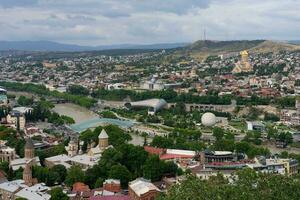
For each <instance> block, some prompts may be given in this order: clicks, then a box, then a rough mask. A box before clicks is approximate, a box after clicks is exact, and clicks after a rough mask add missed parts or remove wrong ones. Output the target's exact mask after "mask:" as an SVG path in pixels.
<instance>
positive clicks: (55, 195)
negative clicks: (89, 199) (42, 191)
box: [50, 187, 69, 200]
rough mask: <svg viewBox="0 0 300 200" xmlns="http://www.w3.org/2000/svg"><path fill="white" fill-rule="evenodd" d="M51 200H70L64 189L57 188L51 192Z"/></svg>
mask: <svg viewBox="0 0 300 200" xmlns="http://www.w3.org/2000/svg"><path fill="white" fill-rule="evenodd" d="M50 195H51V198H50V200H69V197H68V196H67V195H66V194H65V193H64V192H63V190H62V188H59V187H56V188H53V189H52V190H51V191H50Z"/></svg>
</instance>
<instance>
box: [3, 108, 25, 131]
mask: <svg viewBox="0 0 300 200" xmlns="http://www.w3.org/2000/svg"><path fill="white" fill-rule="evenodd" d="M6 122H7V123H8V124H11V125H12V126H13V127H14V128H15V129H17V130H24V129H25V125H26V120H25V115H24V114H23V113H21V112H19V111H14V110H12V111H11V112H10V113H9V114H8V115H7V117H6Z"/></svg>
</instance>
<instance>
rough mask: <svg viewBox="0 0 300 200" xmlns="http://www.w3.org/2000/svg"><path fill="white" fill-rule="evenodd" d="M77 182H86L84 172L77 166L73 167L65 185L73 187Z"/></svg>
mask: <svg viewBox="0 0 300 200" xmlns="http://www.w3.org/2000/svg"><path fill="white" fill-rule="evenodd" d="M76 182H84V172H83V171H82V170H81V168H80V167H79V166H77V165H73V166H72V167H71V168H70V169H69V171H68V174H67V177H66V181H65V183H66V184H67V185H68V186H69V187H71V186H72V185H73V184H74V183H76Z"/></svg>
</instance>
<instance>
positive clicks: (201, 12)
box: [0, 0, 300, 46]
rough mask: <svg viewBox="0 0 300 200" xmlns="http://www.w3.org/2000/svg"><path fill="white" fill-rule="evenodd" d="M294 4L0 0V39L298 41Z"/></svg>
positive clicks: (299, 18) (298, 4)
mask: <svg viewBox="0 0 300 200" xmlns="http://www.w3.org/2000/svg"><path fill="white" fill-rule="evenodd" d="M299 10H300V0H247V1H246V0H0V40H7V41H21V40H33V41H36V40H49V41H56V42H62V43H71V44H79V45H90V46H96V45H110V44H153V43H174V42H193V41H196V40H200V39H203V35H204V34H203V33H204V30H206V38H207V39H211V40H240V39H249V40H252V39H270V40H299V39H300V34H299V33H300V11H299Z"/></svg>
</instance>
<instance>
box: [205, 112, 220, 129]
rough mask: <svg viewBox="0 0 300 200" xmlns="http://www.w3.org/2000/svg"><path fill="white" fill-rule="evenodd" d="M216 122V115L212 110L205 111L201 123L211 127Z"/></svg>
mask: <svg viewBox="0 0 300 200" xmlns="http://www.w3.org/2000/svg"><path fill="white" fill-rule="evenodd" d="M216 122H217V120H216V115H215V114H213V113H211V112H207V113H204V114H203V115H202V117H201V123H202V124H203V126H209V127H211V126H214V125H215V124H216Z"/></svg>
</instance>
